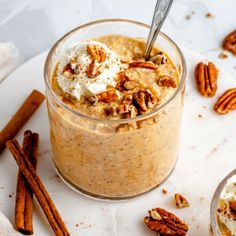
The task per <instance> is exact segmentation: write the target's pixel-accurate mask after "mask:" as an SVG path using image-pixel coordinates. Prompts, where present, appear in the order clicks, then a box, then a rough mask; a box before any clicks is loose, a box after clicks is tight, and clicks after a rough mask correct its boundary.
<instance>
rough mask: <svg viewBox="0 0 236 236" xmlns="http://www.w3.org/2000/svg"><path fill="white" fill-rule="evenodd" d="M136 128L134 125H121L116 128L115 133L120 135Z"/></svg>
mask: <svg viewBox="0 0 236 236" xmlns="http://www.w3.org/2000/svg"><path fill="white" fill-rule="evenodd" d="M136 128H137V127H136V125H135V124H134V123H129V124H121V125H119V126H118V127H117V129H116V132H117V133H122V132H127V131H131V130H135V129H136Z"/></svg>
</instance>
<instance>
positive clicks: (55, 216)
mask: <svg viewBox="0 0 236 236" xmlns="http://www.w3.org/2000/svg"><path fill="white" fill-rule="evenodd" d="M6 146H7V148H8V149H9V150H10V152H11V153H12V155H13V157H14V158H15V160H16V162H17V164H18V166H19V169H20V171H21V173H22V175H23V176H24V177H25V180H26V181H27V183H28V184H29V186H30V188H31V189H32V191H33V193H34V195H35V196H36V198H37V200H38V202H39V204H40V206H41V207H42V209H43V211H44V214H45V215H46V217H47V219H48V222H49V224H50V225H51V227H52V229H53V231H54V232H55V234H56V235H57V236H69V232H68V230H67V228H66V226H65V223H64V222H63V220H62V218H61V216H60V214H59V212H58V211H57V209H56V206H55V205H54V203H53V201H52V199H51V198H50V196H49V194H48V192H47V190H46V189H45V187H44V185H43V183H42V181H41V180H40V178H39V176H38V174H37V173H36V171H35V169H34V167H33V166H32V164H31V163H30V161H29V160H28V159H27V157H26V156H25V154H24V152H23V150H22V149H21V147H20V145H19V143H18V142H17V141H16V140H11V141H7V142H6Z"/></svg>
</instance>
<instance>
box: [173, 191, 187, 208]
mask: <svg viewBox="0 0 236 236" xmlns="http://www.w3.org/2000/svg"><path fill="white" fill-rule="evenodd" d="M175 204H176V206H177V207H178V208H184V207H189V206H190V204H189V202H188V200H187V199H186V198H185V197H183V196H182V195H181V194H179V193H176V194H175Z"/></svg>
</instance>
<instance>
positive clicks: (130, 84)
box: [123, 80, 137, 90]
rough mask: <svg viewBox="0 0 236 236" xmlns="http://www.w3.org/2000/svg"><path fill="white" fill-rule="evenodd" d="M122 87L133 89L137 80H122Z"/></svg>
mask: <svg viewBox="0 0 236 236" xmlns="http://www.w3.org/2000/svg"><path fill="white" fill-rule="evenodd" d="M123 87H124V88H125V89H126V90H132V89H135V88H136V87H137V82H136V81H134V80H127V81H124V83H123Z"/></svg>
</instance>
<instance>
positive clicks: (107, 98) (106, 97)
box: [97, 90, 118, 103]
mask: <svg viewBox="0 0 236 236" xmlns="http://www.w3.org/2000/svg"><path fill="white" fill-rule="evenodd" d="M97 97H98V101H99V102H105V103H106V102H112V101H116V100H117V99H118V94H117V92H116V90H108V91H105V92H102V93H99V94H97Z"/></svg>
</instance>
